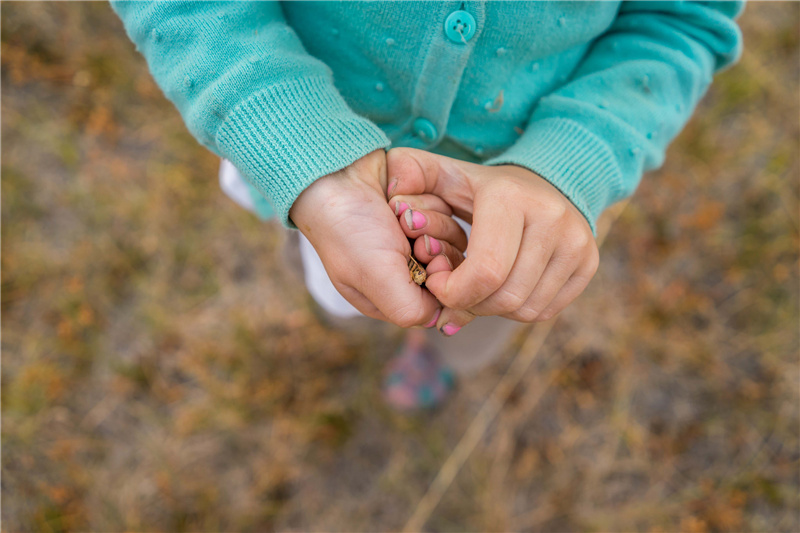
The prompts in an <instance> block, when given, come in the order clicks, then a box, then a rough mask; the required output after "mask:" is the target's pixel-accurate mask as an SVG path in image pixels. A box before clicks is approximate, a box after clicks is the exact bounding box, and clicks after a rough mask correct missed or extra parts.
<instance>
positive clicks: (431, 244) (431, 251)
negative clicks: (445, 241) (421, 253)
mask: <svg viewBox="0 0 800 533" xmlns="http://www.w3.org/2000/svg"><path fill="white" fill-rule="evenodd" d="M425 249H426V250H428V255H439V254H440V253H442V245H441V243H439V241H437V240H436V239H434V238H433V237H429V236H427V235H425ZM451 270H452V266H451Z"/></svg>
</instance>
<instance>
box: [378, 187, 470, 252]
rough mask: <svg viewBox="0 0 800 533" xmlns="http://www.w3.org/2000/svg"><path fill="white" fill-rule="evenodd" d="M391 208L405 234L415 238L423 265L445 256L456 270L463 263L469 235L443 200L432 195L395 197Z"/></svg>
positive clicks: (414, 247)
mask: <svg viewBox="0 0 800 533" xmlns="http://www.w3.org/2000/svg"><path fill="white" fill-rule="evenodd" d="M389 207H391V208H392V210H394V212H395V215H397V219H398V222H400V228H401V229H402V230H403V233H405V235H406V237H408V238H410V239H413V241H414V245H413V247H412V248H413V250H414V256H415V257H416V258H417V260H418V261H419V262H420V263H422V264H425V265H427V264H429V263H430V262H431V261H432V260H433V259H434V258H436V257H437V256H444V257H445V258H446V262H447V263H448V264H449V265H451V266H452V268H455V267H457V266H458V265H460V264H461V262H462V261H463V260H464V250H466V249H467V235H466V233H464V230H463V229H462V228H461V226H459V225H458V223H456V221H455V220H454V219H453V217H452V214H453V210H452V209H451V208H450V206H449V205H448V204H447V203H446V202H445V201H444V200H442V199H441V198H439V197H438V196H434V195H432V194H420V195H417V196H402V195H395V196H393V197H392V199H391V200H390V201H389Z"/></svg>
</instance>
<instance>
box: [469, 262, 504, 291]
mask: <svg viewBox="0 0 800 533" xmlns="http://www.w3.org/2000/svg"><path fill="white" fill-rule="evenodd" d="M501 269H502V265H501V264H500V262H499V261H498V260H497V259H495V258H494V257H491V256H489V257H486V258H484V259H483V260H482V261H481V263H480V264H479V265H478V266H477V267H476V269H475V273H476V277H477V280H478V282H479V283H480V284H481V285H482V286H484V287H486V288H488V289H491V290H493V291H494V290H497V289H498V288H499V287H500V285H502V283H503V281H505V276H503V273H502V270H501Z"/></svg>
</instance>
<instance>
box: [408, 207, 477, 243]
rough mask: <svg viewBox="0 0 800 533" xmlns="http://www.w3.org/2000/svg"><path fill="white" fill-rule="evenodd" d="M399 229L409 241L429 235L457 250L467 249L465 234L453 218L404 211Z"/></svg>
mask: <svg viewBox="0 0 800 533" xmlns="http://www.w3.org/2000/svg"><path fill="white" fill-rule="evenodd" d="M400 227H401V228H402V229H403V233H405V235H406V237H408V238H409V239H416V238H417V237H421V236H422V235H429V236H431V237H433V238H435V239H439V240H441V241H446V242H449V243H450V244H452V245H453V246H455V247H456V248H458V249H459V250H466V248H467V234H466V233H464V230H463V229H462V228H461V226H459V225H458V222H456V221H455V219H454V218H453V217H449V216H447V215H443V214H441V213H437V212H436V211H417V210H416V209H406V210H405V212H404V213H403V215H402V216H401V217H400Z"/></svg>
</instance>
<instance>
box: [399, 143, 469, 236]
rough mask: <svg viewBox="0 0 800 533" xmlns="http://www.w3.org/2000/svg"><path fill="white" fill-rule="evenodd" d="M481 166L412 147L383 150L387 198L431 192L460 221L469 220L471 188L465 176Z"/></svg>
mask: <svg viewBox="0 0 800 533" xmlns="http://www.w3.org/2000/svg"><path fill="white" fill-rule="evenodd" d="M482 169H483V167H481V165H476V164H473V163H467V162H465V161H459V160H457V159H452V158H449V157H444V156H441V155H437V154H432V153H430V152H426V151H424V150H416V149H414V148H393V149H391V150H389V151H388V152H387V153H386V172H387V175H388V176H389V178H388V181H389V185H388V189H387V198H389V199H391V198H393V197H394V196H396V195H420V194H425V193H428V194H433V195H436V196H438V197H440V198H441V199H442V200H444V201H445V202H446V203H447V204H448V205H450V206H451V207H452V209H453V212H454V213H455V214H456V215H458V216H459V217H460V218H462V219H463V220H466V221H467V222H471V218H470V215H471V213H472V188H471V187H470V185H469V181H468V175H469V174H470V173H472V174H473V175H476V176H477V175H478V174H480V173H481V172H482Z"/></svg>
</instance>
